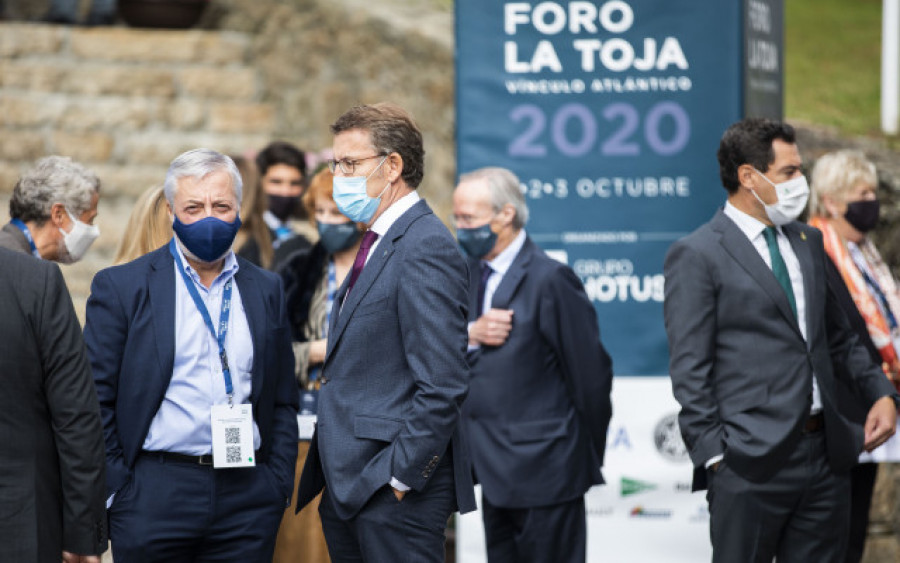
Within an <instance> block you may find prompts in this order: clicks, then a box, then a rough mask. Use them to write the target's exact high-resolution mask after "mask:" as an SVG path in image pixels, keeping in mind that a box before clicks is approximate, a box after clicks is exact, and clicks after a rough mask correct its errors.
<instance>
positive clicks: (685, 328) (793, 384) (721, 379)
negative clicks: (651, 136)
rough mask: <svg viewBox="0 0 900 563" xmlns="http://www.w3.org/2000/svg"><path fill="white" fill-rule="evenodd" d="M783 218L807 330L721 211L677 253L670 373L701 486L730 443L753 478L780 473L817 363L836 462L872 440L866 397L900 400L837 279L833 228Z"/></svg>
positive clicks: (842, 463)
mask: <svg viewBox="0 0 900 563" xmlns="http://www.w3.org/2000/svg"><path fill="white" fill-rule="evenodd" d="M783 229H784V233H785V234H786V235H787V237H788V240H789V241H790V244H791V247H792V248H793V249H794V253H795V254H796V255H797V259H798V260H799V262H800V268H801V270H802V272H803V286H804V295H805V298H806V318H805V319H803V322H806V323H807V338H806V340H804V339H803V337H802V335H801V333H800V326H799V324H798V322H797V319H796V317H795V315H794V313H793V312H792V310H791V307H790V304H789V302H788V299H787V295H786V294H785V292H784V290H783V289H782V288H781V286H780V285H779V284H778V282H777V281H776V279H775V276H774V274H773V273H772V270H771V269H770V268H769V267H768V266H767V265H766V263H765V262H764V261H763V259H762V257H761V256H760V255H759V253H758V252H757V251H756V249H755V248H754V247H753V244H752V243H751V242H750V241H749V240H748V239H747V237H746V235H744V233H743V232H742V231H741V230H740V229H739V228H738V227H737V225H735V224H734V222H733V221H732V220H731V219H729V218H728V217H727V216H726V215H725V214H724V212H722V211H721V210H720V211H719V212H718V213H717V214H716V215H715V217H713V219H712V220H711V221H710V222H709V223H707V224H706V225H704V226H702V227H700V229H698V230H697V231H695V232H694V233H692V234H691V235H689V236H687V237H685V238H684V239H682V240H680V241H678V242H676V243H675V244H673V245H672V247H671V249H670V250H669V252H668V254H667V255H666V262H665V276H666V289H665V305H664V311H665V323H666V331H667V333H668V337H669V352H670V355H671V357H670V372H671V377H672V388H673V390H674V393H675V398H676V399H678V402H679V403H681V413H680V415H679V424H680V426H681V432H682V435H683V436H684V440H685V443H686V445H687V447H688V451H689V452H690V456H691V459H692V461H693V462H694V465H695V467H696V470H695V472H694V488H695V489H698V488H705V486H706V472H705V469H704V465H705V463H706V462H707V461H708V460H709V459H710V458H712V457H713V456H715V455H717V454H723V453H724V455H725V460H724V461H725V463H726V464H728V466H729V467H730V468H731V469H733V470H734V471H735V472H736V473H738V474H740V475H741V476H743V477H744V478H746V479H748V480H750V481H753V482H764V481H766V480H768V479H769V478H771V477H772V476H773V475H774V474H775V473H776V472H777V471H778V470H779V469H780V468H781V467H782V465H783V464H784V462H785V460H786V459H787V457H788V455H789V454H790V452H791V451H792V450H793V449H794V447H795V446H796V444H797V442H798V440H799V439H800V436H801V430H802V428H803V426H804V423H805V421H806V419H807V418H808V416H809V411H810V406H811V401H812V399H811V397H812V381H813V379H812V378H813V374H815V377H816V380H817V383H818V386H819V390H820V393H821V396H822V404H823V409H824V412H823V414H824V416H825V437H826V443H827V450H828V461H829V463H830V465H831V467H832V469H833V470H834V471H835V472H836V473H843V472H846V471H848V470H849V469H850V468H851V467H852V466H853V465H854V464H855V463H856V459H857V456H858V455H859V453H860V451H861V450H862V445H863V430H862V426H861V425H859V424H858V423H855V422H853V421H852V420H851V417H850V413H851V412H852V411H853V409H854V407H855V408H856V409H857V410H858V409H859V408H860V407H861V408H864V409H866V410H868V408H870V407H871V405H872V403H874V402H875V401H876V400H877V399H879V398H881V397H884V396H885V395H891V396H894V397H895V400H896V393H895V392H894V390H893V388H892V386H891V385H890V384H889V383H888V381H887V379H886V378H885V377H884V374H883V373H882V372H881V369H880V367H879V366H878V365H876V364H875V363H873V362H872V360H871V358H870V357H869V353H868V351H867V350H866V349H865V348H864V347H863V346H862V345H860V344H859V341H858V340H857V337H856V335H855V334H854V333H853V331H852V329H851V328H850V326H849V324H848V322H847V318H846V316H845V315H844V313H843V312H842V311H841V309H840V306H839V305H838V302H837V300H836V298H835V295H834V291H833V289H832V288H831V287H829V284H828V283H827V281H826V280H827V278H826V270H825V268H826V260H827V256H826V254H825V250H824V248H823V246H822V235H821V233H820V232H819V231H818V230H816V229H814V228H812V227H809V226H807V225H803V224H801V223H797V222H793V223H790V224H788V225H786V226H785V227H783ZM854 403H856V405H854Z"/></svg>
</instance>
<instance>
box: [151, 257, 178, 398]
mask: <svg viewBox="0 0 900 563" xmlns="http://www.w3.org/2000/svg"><path fill="white" fill-rule="evenodd" d="M155 252H156V255H155V256H154V257H153V260H152V261H151V262H150V275H149V276H148V280H147V285H148V287H149V291H150V307H151V315H152V318H153V332H154V334H155V335H156V338H155V340H156V353H157V357H158V358H159V365H160V368H161V370H162V371H161V375H162V381H159V382H158V384H161V386H162V392H163V393H165V390H166V389H167V388H168V386H169V382H170V381H171V380H172V370H173V368H174V366H175V274H176V272H175V261H174V260H173V258H172V255H171V254H169V247H168V245H167V246H164V247H162V248H161V249H159V250H157V251H155Z"/></svg>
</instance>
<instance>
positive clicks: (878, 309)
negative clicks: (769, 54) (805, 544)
mask: <svg viewBox="0 0 900 563" xmlns="http://www.w3.org/2000/svg"><path fill="white" fill-rule="evenodd" d="M877 187H878V177H877V175H876V173H875V165H874V164H872V163H871V162H869V161H868V160H867V159H866V157H865V156H864V155H863V154H862V153H861V152H859V151H852V150H842V151H837V152H832V153H828V154H826V155H824V156H822V157H821V158H819V160H818V161H817V162H816V164H815V167H814V168H813V173H812V190H811V194H810V215H811V216H810V221H809V223H810V224H811V225H813V226H814V227H817V228H818V229H819V230H820V231H822V235H823V239H824V242H825V252H826V253H827V254H828V256H829V258H831V262H832V263H833V265H834V266H835V267H834V268H831V267H830V265H829V267H828V270H827V271H828V282H829V285H830V286H831V287H832V288H833V289H834V290H835V294H836V295H837V297H838V301H839V302H840V303H841V306H842V308H843V309H844V312H845V313H846V314H847V318H848V319H849V320H850V324H851V325H852V326H853V328H854V329H855V330H856V332H857V335H858V336H859V338H860V341H861V342H862V343H863V344H864V345H865V346H866V347H867V348H868V349H869V353H870V355H871V356H872V359H873V360H874V361H875V362H877V363H880V364H881V366H882V368H883V369H884V373H885V375H886V376H887V377H888V378H889V379H891V380H892V381H893V382H894V384H895V385H897V381H898V372H900V361H898V350H900V327H898V319H900V291H898V284H897V281H896V280H895V279H894V276H893V275H892V274H891V271H890V269H889V268H888V267H887V265H886V264H885V263H884V261H883V260H882V259H881V254H880V253H879V252H878V249H876V248H875V245H874V244H873V243H872V241H871V240H870V239H869V238H868V236H867V235H868V233H869V232H870V231H871V230H872V229H874V228H875V225H876V224H877V223H878V212H879V204H878V197H877V195H876V189H877ZM898 460H900V435H895V436H894V437H893V438H891V439H890V440H889V441H888V442H887V443H885V444H884V445H882V446H881V447H879V448H878V449H876V450H875V451H873V452H872V453H871V454H867V453H863V454H862V455H861V456H860V463H859V464H858V465H857V466H856V467H854V468H853V470H852V472H851V505H850V518H851V521H850V531H849V541H848V549H847V557H846V561H847V562H853V563H858V562H859V561H860V559H862V554H863V549H864V548H865V541H866V529H867V528H868V523H869V509H870V507H871V503H872V490H873V488H874V485H875V477H876V474H877V470H878V466H877V465H876V462H883V461H898Z"/></svg>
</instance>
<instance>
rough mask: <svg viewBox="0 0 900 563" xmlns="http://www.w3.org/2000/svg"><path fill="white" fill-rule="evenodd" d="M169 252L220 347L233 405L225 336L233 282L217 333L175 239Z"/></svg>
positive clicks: (228, 284) (228, 286)
mask: <svg viewBox="0 0 900 563" xmlns="http://www.w3.org/2000/svg"><path fill="white" fill-rule="evenodd" d="M169 252H170V253H171V254H172V258H174V259H175V264H176V266H177V269H178V271H179V272H181V277H182V279H184V285H185V286H187V290H188V293H190V294H191V299H193V300H194V305H196V306H197V310H198V311H199V312H200V315H201V316H202V317H203V322H204V323H206V328H208V329H209V332H210V334H212V336H213V338H215V339H216V343H218V345H219V361H220V362H221V363H222V376H223V377H224V378H225V392H226V393H228V403H229V404H231V397H232V395H233V394H234V387H233V386H232V384H231V369H229V367H228V354H227V353H226V352H225V336H226V335H227V334H228V316H229V313H230V311H231V284H232V281H233V280H232V279H230V280H228V281H227V282H226V283H225V290H224V292H223V294H222V312H221V313H220V314H219V330H218V333H217V332H216V327H214V326H213V322H212V318H210V316H209V310H208V309H207V308H206V303H204V302H203V299H201V298H200V293H199V292H198V291H197V287H196V286H195V285H194V280H192V279H191V277H190V276H189V275H188V273H187V272H186V271H185V269H184V268H183V267H182V266H181V260H180V259H179V257H178V250H177V249H176V248H175V239H174V238H173V239H172V240H171V241H170V242H169Z"/></svg>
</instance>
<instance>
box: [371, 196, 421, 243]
mask: <svg viewBox="0 0 900 563" xmlns="http://www.w3.org/2000/svg"><path fill="white" fill-rule="evenodd" d="M420 199H422V198H420V197H419V192H417V191H416V190H413V191H411V192H410V193H408V194H406V195H405V196H403V197H401V198H400V199H398V200H397V201H395V202H394V203H393V204H392V205H391V206H390V207H388V208H387V209H385V210H384V213H382V214H381V216H380V217H379V218H378V219H376V220H375V223H374V224H373V225H372V228H371V230H372V231H375V233H376V234H377V235H378V237H379V238H381V237H383V236H384V234H385V233H387V232H388V229H390V228H391V225H393V224H394V222H396V221H397V219H399V218H400V216H401V215H403V214H404V213H406V212H407V211H409V208H410V207H412V206H413V205H415V204H417V203H418V202H419V200H420Z"/></svg>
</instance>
